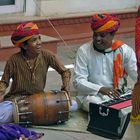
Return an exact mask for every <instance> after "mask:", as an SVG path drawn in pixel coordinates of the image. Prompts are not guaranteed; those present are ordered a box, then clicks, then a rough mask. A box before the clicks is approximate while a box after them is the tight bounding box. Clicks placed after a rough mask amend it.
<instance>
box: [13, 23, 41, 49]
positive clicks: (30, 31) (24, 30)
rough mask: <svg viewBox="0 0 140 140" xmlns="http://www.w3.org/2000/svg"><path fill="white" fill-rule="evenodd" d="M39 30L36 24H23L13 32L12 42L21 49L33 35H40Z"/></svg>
mask: <svg viewBox="0 0 140 140" xmlns="http://www.w3.org/2000/svg"><path fill="white" fill-rule="evenodd" d="M38 34H39V30H38V27H37V25H36V24H34V23H32V22H28V23H21V24H20V25H19V26H18V27H17V29H16V30H15V31H14V32H13V34H12V37H11V41H12V42H13V44H14V45H15V46H16V47H19V46H20V45H21V44H22V43H23V42H25V41H26V40H28V39H30V38H31V37H32V36H33V35H38Z"/></svg>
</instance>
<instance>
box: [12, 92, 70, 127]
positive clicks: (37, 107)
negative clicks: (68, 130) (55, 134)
mask: <svg viewBox="0 0 140 140" xmlns="http://www.w3.org/2000/svg"><path fill="white" fill-rule="evenodd" d="M69 101H70V100H69V97H68V95H67V93H66V92H65V91H49V92H46V93H35V94H33V95H30V96H21V97H16V98H15V99H14V101H13V105H14V113H13V114H14V121H15V123H18V124H23V125H28V124H32V125H50V124H56V123H57V124H58V123H62V122H65V121H67V120H68V119H69V108H70V104H69Z"/></svg>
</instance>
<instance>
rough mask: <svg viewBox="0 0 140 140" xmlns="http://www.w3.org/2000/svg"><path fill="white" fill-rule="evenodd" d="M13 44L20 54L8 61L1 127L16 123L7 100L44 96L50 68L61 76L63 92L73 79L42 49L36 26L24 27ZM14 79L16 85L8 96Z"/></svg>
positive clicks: (1, 88) (1, 90) (1, 87)
mask: <svg viewBox="0 0 140 140" xmlns="http://www.w3.org/2000/svg"><path fill="white" fill-rule="evenodd" d="M11 40H12V42H13V44H14V45H15V47H19V48H20V52H18V53H16V54H14V55H12V56H11V57H10V59H9V60H8V61H7V64H6V66H5V69H4V73H3V75H2V79H1V81H0V123H8V122H12V121H13V118H12V115H13V112H12V111H13V105H12V102H11V101H9V100H8V99H7V98H9V97H10V98H11V97H12V98H13V97H16V96H22V95H32V94H33V93H36V92H39V93H42V92H44V87H45V83H46V75H47V72H48V68H49V67H52V68H54V69H55V70H56V71H57V72H58V73H59V74H60V75H61V78H62V88H61V90H64V91H67V92H68V90H69V81H70V76H71V73H70V70H69V69H66V68H65V67H64V65H63V64H62V63H61V62H60V61H59V60H58V58H57V57H56V56H55V55H54V54H53V53H52V52H50V51H48V50H42V49H41V47H42V43H41V36H40V34H39V29H38V27H37V25H36V24H34V23H32V22H27V23H22V24H20V25H19V26H18V27H17V29H16V30H15V31H14V32H13V34H12V37H11ZM10 79H12V83H11V87H10V91H9V92H8V94H7V95H6V88H7V87H8V86H9V83H10ZM4 99H6V100H4Z"/></svg>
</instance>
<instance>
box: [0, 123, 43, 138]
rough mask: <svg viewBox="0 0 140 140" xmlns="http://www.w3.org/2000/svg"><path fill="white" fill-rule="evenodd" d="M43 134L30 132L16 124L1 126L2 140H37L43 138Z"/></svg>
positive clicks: (0, 136) (0, 134) (0, 135)
mask: <svg viewBox="0 0 140 140" xmlns="http://www.w3.org/2000/svg"><path fill="white" fill-rule="evenodd" d="M43 135H44V134H43V133H37V132H35V131H30V130H28V129H26V128H24V127H21V126H19V125H16V124H1V125H0V140H22V137H24V138H26V139H28V140H36V139H39V138H41V137H42V136H43Z"/></svg>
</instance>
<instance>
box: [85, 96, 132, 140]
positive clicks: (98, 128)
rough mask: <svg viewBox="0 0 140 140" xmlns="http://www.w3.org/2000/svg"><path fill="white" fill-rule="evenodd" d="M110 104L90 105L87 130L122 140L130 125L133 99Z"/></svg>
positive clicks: (113, 101)
mask: <svg viewBox="0 0 140 140" xmlns="http://www.w3.org/2000/svg"><path fill="white" fill-rule="evenodd" d="M110 102H111V103H110ZM110 102H104V103H102V104H96V103H90V104H89V123H88V127H87V130H88V131H90V132H92V133H94V134H97V135H100V136H103V137H106V138H110V139H120V138H122V137H123V135H124V133H125V131H126V128H127V126H128V124H129V120H130V112H131V108H132V106H131V98H127V99H126V100H124V99H123V100H121V101H119V100H118V99H117V101H115V100H112V101H110Z"/></svg>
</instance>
